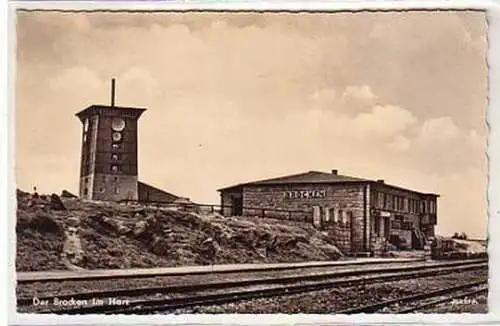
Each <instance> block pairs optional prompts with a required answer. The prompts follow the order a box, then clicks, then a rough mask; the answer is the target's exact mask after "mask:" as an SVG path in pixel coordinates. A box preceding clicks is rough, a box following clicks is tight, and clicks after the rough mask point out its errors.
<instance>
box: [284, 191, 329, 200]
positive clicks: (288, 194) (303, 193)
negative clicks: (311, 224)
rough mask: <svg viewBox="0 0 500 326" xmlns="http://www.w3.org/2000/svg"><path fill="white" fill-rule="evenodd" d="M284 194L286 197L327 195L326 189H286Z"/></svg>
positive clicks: (304, 197) (298, 197) (308, 197)
mask: <svg viewBox="0 0 500 326" xmlns="http://www.w3.org/2000/svg"><path fill="white" fill-rule="evenodd" d="M283 196H284V197H285V199H314V198H325V197H326V190H302V191H300V190H298V191H285V192H284V194H283Z"/></svg>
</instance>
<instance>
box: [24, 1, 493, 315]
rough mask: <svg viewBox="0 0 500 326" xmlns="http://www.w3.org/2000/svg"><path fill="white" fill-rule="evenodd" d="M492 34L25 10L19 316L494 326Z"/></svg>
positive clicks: (346, 19) (460, 28)
mask: <svg viewBox="0 0 500 326" xmlns="http://www.w3.org/2000/svg"><path fill="white" fill-rule="evenodd" d="M487 36H488V21H487V15H486V12H485V11H484V10H481V9H447V10H370V11H367V10H358V11H346V10H343V11H276V10H275V11H265V10H263V11H241V10H240V11H229V10H217V11H211V10H196V11H190V10H185V11H169V10H158V11H138V10H135V11H130V10H129V11H122V10H116V11H99V10H94V11H78V10H73V11H64V10H25V9H18V10H16V11H15V41H16V49H15V56H16V58H15V65H16V72H15V73H16V75H15V108H14V110H15V128H16V131H15V137H16V142H15V152H16V158H15V173H16V198H17V202H16V211H17V214H16V222H15V235H16V239H17V240H16V258H15V270H16V277H17V285H16V289H15V293H16V297H17V306H16V309H17V312H18V313H22V314H33V313H36V314H57V315H82V314H101V315H109V314H125V315H157V314H160V315H167V314H174V315H177V314H215V315H219V314H289V315H291V314H330V315H353V314H360V313H369V314H384V315H395V314H415V313H423V314H436V313H438V314H442V313H470V314H480V315H481V314H487V313H488V311H489V309H488V291H489V288H488V269H489V266H488V232H487V225H488V202H487V182H488V164H487V156H486V151H487V136H488V129H487V124H486V112H487V107H488V61H487V54H488V38H487ZM254 322H256V320H254Z"/></svg>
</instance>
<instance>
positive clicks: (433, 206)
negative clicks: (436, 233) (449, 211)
mask: <svg viewBox="0 0 500 326" xmlns="http://www.w3.org/2000/svg"><path fill="white" fill-rule="evenodd" d="M430 204H431V207H430V213H431V214H436V203H435V202H434V201H431V203H430Z"/></svg>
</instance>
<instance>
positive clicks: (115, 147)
mask: <svg viewBox="0 0 500 326" xmlns="http://www.w3.org/2000/svg"><path fill="white" fill-rule="evenodd" d="M111 148H113V149H120V144H118V143H113V144H111Z"/></svg>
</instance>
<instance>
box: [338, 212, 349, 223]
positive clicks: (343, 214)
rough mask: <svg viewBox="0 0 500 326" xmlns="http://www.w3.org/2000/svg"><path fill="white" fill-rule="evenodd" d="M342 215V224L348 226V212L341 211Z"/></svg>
mask: <svg viewBox="0 0 500 326" xmlns="http://www.w3.org/2000/svg"><path fill="white" fill-rule="evenodd" d="M341 212H342V214H341V215H340V216H341V217H342V224H344V225H347V223H348V221H347V212H346V211H341Z"/></svg>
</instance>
